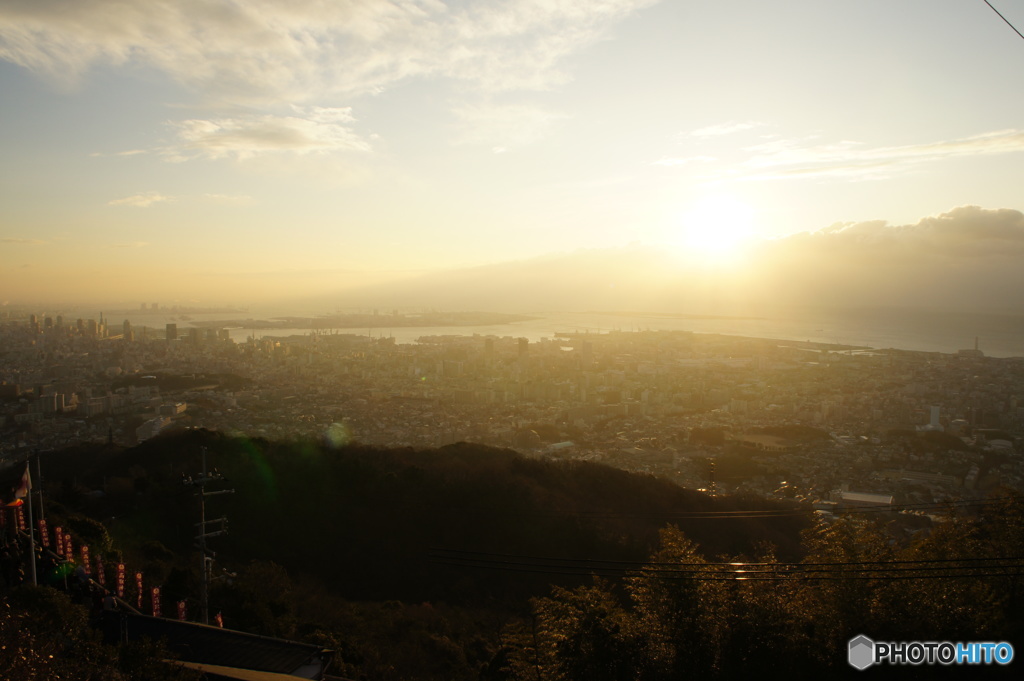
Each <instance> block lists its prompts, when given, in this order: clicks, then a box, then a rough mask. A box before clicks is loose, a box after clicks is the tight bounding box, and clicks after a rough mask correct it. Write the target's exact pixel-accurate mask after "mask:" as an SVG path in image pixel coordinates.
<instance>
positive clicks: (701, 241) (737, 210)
mask: <svg viewBox="0 0 1024 681" xmlns="http://www.w3.org/2000/svg"><path fill="white" fill-rule="evenodd" d="M682 227H683V230H682V232H681V234H680V235H679V238H678V239H677V242H678V245H679V246H680V247H681V248H682V249H683V250H685V251H686V252H687V253H688V254H689V255H691V256H694V257H697V258H700V259H702V260H705V261H708V262H712V263H723V262H726V261H729V260H733V259H735V258H737V257H738V256H739V255H740V254H741V253H742V251H743V248H744V247H745V246H746V245H747V244H748V243H749V242H750V241H751V240H752V238H753V235H754V210H753V209H752V208H751V207H750V206H748V205H747V204H745V203H743V202H742V201H740V200H739V199H737V198H735V197H733V196H730V195H727V194H720V195H715V196H708V197H705V198H703V199H701V200H700V201H698V202H697V203H696V204H694V206H693V207H692V208H691V209H690V210H689V211H687V212H685V213H684V214H683V216H682Z"/></svg>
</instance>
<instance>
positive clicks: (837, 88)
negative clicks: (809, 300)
mask: <svg viewBox="0 0 1024 681" xmlns="http://www.w3.org/2000/svg"><path fill="white" fill-rule="evenodd" d="M996 7H998V9H999V10H1000V11H1001V12H1003V14H1004V15H1005V16H1006V17H1007V19H1008V20H1009V21H1010V22H1012V23H1014V24H1015V25H1018V26H1020V25H1021V24H1024V13H1022V10H1021V9H1019V8H1014V7H1012V6H1006V7H1000V6H999V4H998V3H997V4H996ZM1015 11H1016V14H1015V13H1014V12H1015ZM1022 66H1024V42H1022V41H1021V39H1020V38H1019V37H1018V36H1017V35H1014V33H1013V32H1012V31H1011V30H1010V29H1009V28H1008V27H1007V26H1006V24H1005V23H1004V22H1003V21H1001V20H1000V18H999V17H998V16H996V15H995V14H994V13H993V12H992V11H991V10H990V9H989V8H988V7H986V6H985V4H984V3H942V4H940V5H936V4H935V3H926V2H908V3H901V4H900V5H899V6H898V7H894V6H892V5H891V4H890V3H883V2H875V1H871V2H864V3H857V4H856V5H855V6H844V7H839V6H822V5H820V3H811V2H803V1H798V2H791V3H786V5H785V7H784V8H779V7H778V6H774V7H769V6H765V5H764V4H763V3H756V2H750V1H744V2H740V3H734V4H732V5H730V6H728V7H719V6H714V5H704V4H696V3H668V2H654V1H650V0H637V1H628V0H621V1H620V0H607V1H605V2H599V3H574V2H559V1H556V0H550V1H548V2H540V1H533V2H514V1H512V2H493V3H472V4H468V3H440V2H431V1H428V0H424V1H422V2H393V3H384V2H352V3H344V4H337V5H335V4H329V5H324V4H323V3H319V2H312V1H310V2H290V3H287V4H284V3H278V2H271V1H269V0H265V1H252V2H247V3H244V4H237V3H220V2H213V3H186V4H182V3H171V2H146V3H141V2H108V1H105V0H91V1H88V2H77V3H75V4H74V5H73V6H70V7H69V6H66V4H65V3H60V2H38V1H36V2H10V3H5V4H4V6H3V7H0V87H2V88H3V90H4V92H5V93H7V94H6V95H5V97H4V98H3V101H2V102H0V122H2V123H3V125H2V126H0V144H2V145H3V148H4V149H5V152H6V153H5V154H4V155H3V158H2V160H0V169H2V170H0V172H2V174H3V178H4V181H3V182H2V183H0V205H2V206H3V213H2V218H0V243H2V244H3V246H2V248H3V252H4V254H5V255H4V261H5V264H6V266H5V268H4V274H3V275H0V288H2V290H3V291H4V294H3V298H4V299H5V300H0V303H2V302H7V301H11V302H36V301H45V300H69V299H75V300H83V301H84V300H99V299H106V300H129V301H130V300H135V299H140V300H145V299H154V300H155V299H161V300H167V301H171V300H178V301H181V302H188V301H193V300H195V301H202V302H206V301H228V300H235V301H240V302H249V301H252V300H255V299H258V298H260V297H267V298H286V297H289V296H300V295H309V294H311V293H314V292H325V291H330V290H339V291H341V290H345V289H351V288H353V287H355V286H357V285H371V284H385V283H387V282H390V281H392V280H395V279H401V278H409V277H417V276H423V275H429V276H434V275H436V274H437V273H439V272H442V271H445V270H452V269H466V268H479V267H483V266H491V265H494V264H495V263H503V262H530V261H531V260H533V259H537V258H543V257H549V256H550V254H553V253H554V254H563V255H565V254H569V255H572V254H578V253H580V252H583V253H584V254H586V253H588V252H605V251H606V252H610V253H614V252H616V250H617V249H626V248H628V247H630V245H631V244H633V245H636V244H640V245H642V246H643V247H646V248H651V249H655V250H657V249H661V250H663V251H665V252H666V253H672V254H673V257H677V258H678V262H679V267H680V269H681V270H684V271H687V272H689V270H691V269H699V268H705V269H706V268H707V267H712V268H714V269H715V270H716V272H717V273H718V274H721V275H724V276H731V274H730V273H732V272H733V271H734V270H736V269H740V268H746V269H748V270H749V269H750V267H751V263H754V264H758V266H760V265H761V264H763V263H765V262H768V264H767V265H764V268H765V269H763V270H756V272H755V274H758V273H760V274H763V275H764V276H765V277H766V278H767V279H770V280H771V281H772V282H776V281H777V276H776V274H773V273H778V272H784V271H785V267H786V263H791V262H792V260H791V258H790V255H789V254H793V253H800V254H805V255H806V254H808V253H810V254H812V255H813V256H814V257H817V258H819V259H820V260H821V261H822V262H821V263H820V265H819V268H820V269H821V271H823V272H827V271H829V270H830V269H836V268H831V267H830V264H831V263H832V262H833V261H832V258H833V257H835V258H839V257H840V256H842V260H841V261H840V260H836V261H835V262H836V263H840V264H841V265H842V268H850V270H851V271H853V272H855V273H856V272H858V271H860V270H857V268H862V267H865V266H866V265H865V263H873V262H875V259H876V255H877V249H886V248H891V246H892V243H893V242H899V243H909V244H910V249H911V250H910V251H897V252H896V254H895V255H896V257H905V256H906V255H907V253H912V254H917V253H924V254H926V255H927V256H928V257H929V258H931V260H930V261H929V262H927V263H917V264H916V265H915V267H912V268H911V269H912V270H914V271H915V273H916V274H915V276H917V277H918V278H920V277H922V276H930V275H929V274H927V273H934V272H938V271H945V270H948V269H950V268H951V267H952V269H954V270H956V271H958V272H961V276H962V277H963V280H964V281H970V280H971V276H973V273H974V272H981V271H985V272H988V271H990V270H992V269H994V270H996V271H997V274H998V276H994V277H992V278H990V284H991V285H990V287H989V289H999V290H1004V289H1009V288H1012V287H1013V286H1015V285H1016V283H1017V277H1016V276H1015V275H1014V274H1013V268H1012V262H1011V261H1010V260H1009V259H1012V258H1016V257H1018V256H1019V251H1018V249H1019V248H1020V247H1021V244H1024V219H1022V217H1021V214H1020V212H1019V210H1020V209H1021V208H1022V207H1024V206H1021V205H1020V203H1019V197H1018V194H1017V187H1016V185H1017V183H1016V180H1017V178H1018V177H1019V173H1018V172H1016V168H1017V164H1018V163H1019V159H1020V156H1019V154H1020V153H1021V151H1024V131H1022V130H1020V129H1018V127H1017V126H1018V125H1019V121H1018V120H1017V119H1016V112H1017V111H1019V110H1020V109H1021V108H1022V104H1024V101H1022V99H1024V95H1021V94H1019V93H1017V92H1015V91H1013V90H1012V89H1011V88H1009V87H1007V84H1008V83H1010V82H1012V75H1013V74H1015V73H1018V72H1019V70H1020V68H1021V67H1022ZM969 206H973V207H974V208H968V207H969ZM807 233H813V234H814V235H815V236H816V237H820V238H818V239H817V241H815V242H814V244H812V246H813V247H812V246H808V234H807ZM921 235H924V237H927V238H924V239H923V240H922V239H921V238H919V237H921ZM932 237H934V238H932ZM764 239H767V240H770V241H768V242H767V243H766V244H765V243H762V244H760V245H758V244H757V242H758V240H764ZM915 239H916V241H915ZM850 243H857V244H860V246H861V251H860V252H858V253H853V252H851V251H850V249H849V244H850ZM822 244H825V246H824V247H822ZM936 244H938V245H936ZM743 246H746V247H747V248H746V255H744V249H743V248H741V247H743ZM871 248H875V249H876V250H875V251H871ZM869 251H870V252H869ZM765 253H768V255H765ZM780 253H781V254H782V255H780ZM997 256H998V257H1001V258H1003V260H1002V261H1000V263H1001V264H1000V263H997V265H996V266H995V267H993V266H992V258H994V257H997ZM566 257H569V256H566ZM802 257H803V256H802ZM858 258H860V259H858ZM983 258H986V259H987V261H986V262H985V263H984V264H983V265H981V264H979V262H980V259H983ZM954 261H955V262H954ZM801 262H803V261H801ZM915 262H916V260H915ZM695 263H696V264H697V265H699V268H698V267H696V266H695ZM780 263H781V264H780ZM951 263H952V264H951ZM842 268H839V269H842ZM751 271H753V270H751ZM964 272H967V274H963V273H964ZM748 274H749V272H748ZM863 274H864V272H863V271H860V276H863ZM968 275H970V276H968ZM745 276H746V275H745ZM856 276H857V275H856V274H854V275H853V276H852V277H850V280H851V281H853V280H855V279H856ZM908 276H909V275H908ZM773 277H775V278H773ZM748 278H749V277H748ZM893 281H895V280H893ZM907 281H910V280H909V279H908V280H907ZM917 283H918V284H919V282H917ZM844 286H847V287H848V284H843V285H837V286H836V287H834V288H835V289H836V290H837V291H838V290H841V289H843V288H844ZM791 288H792V286H791ZM917 288H920V286H919V285H917ZM989 289H986V287H985V286H980V287H979V293H978V295H979V296H982V297H986V296H988V297H989V298H990V297H991V291H990V290H989ZM914 295H918V294H917V293H915V294H914ZM914 295H911V294H908V298H907V300H911V299H914ZM840 301H841V302H850V303H852V304H862V303H863V301H861V300H855V299H853V298H849V299H847V298H842V296H841V295H840ZM969 302H970V301H969V300H966V299H965V301H958V304H961V303H962V304H963V305H967V304H969ZM988 302H991V300H989V301H988ZM998 302H999V303H1000V305H996V307H1000V306H1002V307H1012V305H1013V304H1014V303H1015V302H1016V299H1015V298H1008V299H1006V300H1000V301H998Z"/></svg>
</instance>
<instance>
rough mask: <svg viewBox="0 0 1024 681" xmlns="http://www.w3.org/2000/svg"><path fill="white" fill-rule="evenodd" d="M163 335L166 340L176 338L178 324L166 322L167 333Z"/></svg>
mask: <svg viewBox="0 0 1024 681" xmlns="http://www.w3.org/2000/svg"><path fill="white" fill-rule="evenodd" d="M153 304H154V305H156V303H153ZM165 336H166V338H167V340H168V342H170V341H176V340H178V325H177V324H168V325H167V333H166V334H165Z"/></svg>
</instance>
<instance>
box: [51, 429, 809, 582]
mask: <svg viewBox="0 0 1024 681" xmlns="http://www.w3.org/2000/svg"><path fill="white" fill-rule="evenodd" d="M203 447H206V448H207V452H208V461H209V466H210V468H211V469H212V468H217V469H218V470H219V471H220V472H221V473H222V474H224V475H225V476H226V478H227V479H228V482H227V483H225V484H223V485H219V486H217V487H232V488H234V489H235V490H236V493H235V494H233V495H225V496H219V497H213V498H210V499H209V500H208V504H207V508H208V512H207V517H208V518H215V517H219V516H220V515H227V516H228V517H229V518H230V527H229V535H228V536H226V537H221V538H217V539H215V540H213V542H212V545H213V547H214V548H215V549H216V550H217V551H218V560H219V561H220V563H221V564H222V565H227V566H229V567H230V565H231V563H232V562H233V561H234V562H235V563H241V562H247V561H249V560H251V559H265V560H272V561H274V562H276V563H279V564H281V565H283V566H284V567H286V568H287V569H288V571H289V572H290V573H292V574H293V575H308V576H315V577H317V578H319V579H320V580H322V581H324V582H325V583H327V584H330V585H332V589H333V590H335V591H336V592H337V593H339V594H340V595H343V596H345V597H347V598H352V599H374V600H377V599H389V598H390V599H402V600H410V601H420V600H435V599H441V600H449V601H462V602H470V601H479V600H488V599H490V598H493V597H497V596H500V597H501V598H502V599H509V600H514V601H520V600H521V599H522V598H523V597H526V596H531V595H539V594H546V593H547V592H548V589H549V585H550V584H551V583H552V582H554V583H560V584H565V585H572V584H575V583H579V582H581V581H583V580H585V579H586V577H581V576H578V575H571V576H566V575H561V576H560V575H558V574H552V573H549V572H535V571H526V572H524V571H507V570H494V569H489V570H484V569H477V568H467V567H453V566H450V565H445V564H440V563H438V562H435V561H432V560H431V557H430V555H429V551H430V550H431V549H437V548H441V549H453V550H457V551H475V552H485V553H489V554H512V555H526V556H543V557H560V558H573V559H588V558H589V559H603V560H623V561H642V560H644V559H645V557H646V556H647V555H649V553H650V551H651V549H652V548H653V547H654V546H655V545H656V543H657V531H658V529H659V528H661V527H664V526H665V525H666V524H668V523H675V524H677V525H679V526H680V527H681V528H682V529H683V530H684V531H685V532H686V534H687V535H688V536H690V537H692V538H693V539H694V541H696V542H697V543H698V544H700V546H701V547H702V549H703V551H704V553H705V555H707V556H708V557H709V558H714V557H716V556H719V555H736V554H741V553H745V554H748V555H749V554H750V553H751V552H752V551H753V547H754V546H755V545H756V544H757V543H758V542H763V541H767V542H771V543H773V544H775V545H776V546H778V547H779V553H780V554H781V555H782V556H784V557H785V556H790V557H792V556H794V555H795V553H796V551H797V549H796V546H797V543H798V541H799V537H798V534H799V530H800V529H801V528H802V527H804V526H805V525H806V522H807V520H806V518H805V517H803V516H788V517H782V518H740V519H720V518H712V519H708V518H696V519H694V518H692V517H691V518H687V517H686V516H687V515H692V514H693V513H695V512H707V511H732V510H737V509H748V508H755V507H756V508H764V509H769V508H776V509H777V508H779V506H777V505H773V504H769V503H768V502H764V501H757V500H751V499H744V500H736V499H713V498H709V497H707V496H706V495H704V494H701V493H698V492H694V491H690V490H685V489H682V488H680V487H678V486H676V485H674V484H672V483H670V482H667V481H664V480H659V479H655V478H652V477H650V476H642V475H635V474H631V473H628V472H625V471H622V470H619V469H615V468H611V467H608V466H604V465H599V464H592V463H582V462H563V461H547V460H538V459H530V458H525V457H523V456H521V455H520V454H517V453H516V452H514V451H511V450H506V449H494V448H490V447H485V446H481V445H472V444H465V443H460V444H456V445H450V446H446V447H442V448H440V449H434V450H412V449H383V448H373V447H364V446H359V445H351V446H346V447H341V448H333V447H329V446H324V445H321V444H319V443H309V442H306V443H277V442H269V441H265V440H253V439H248V438H240V437H230V436H225V435H221V434H218V433H210V432H205V431H193V432H190V433H186V434H181V435H176V436H171V437H166V438H156V439H154V440H150V441H147V442H145V443H143V444H141V445H139V446H137V447H134V448H131V449H127V450H121V451H118V450H111V449H95V450H88V451H83V450H77V451H75V452H69V453H66V454H61V453H56V454H48V455H47V457H48V458H47V459H46V463H45V468H46V471H47V473H46V475H47V479H48V483H49V484H50V486H51V487H53V488H55V489H57V490H58V491H59V492H61V496H62V499H63V501H64V502H65V503H67V504H68V505H72V506H77V507H79V508H80V509H81V510H82V511H84V512H86V513H88V514H90V515H92V516H93V517H95V518H98V519H103V520H105V521H109V519H110V518H114V517H116V518H117V520H116V521H114V523H115V525H116V526H117V527H115V534H122V535H124V536H134V537H137V538H139V539H153V540H157V541H160V542H162V543H163V544H165V545H166V546H167V547H168V548H169V549H171V551H173V552H174V553H175V554H178V555H179V556H181V557H183V558H184V559H185V560H188V561H189V562H188V563H187V564H188V565H191V562H194V561H192V560H191V557H192V556H194V555H195V549H194V548H193V547H192V544H193V541H192V535H193V534H194V532H195V529H194V524H195V523H196V522H197V520H198V517H197V500H196V498H195V497H194V496H193V495H192V490H191V488H188V487H186V486H184V485H182V484H181V478H182V475H183V474H185V475H192V476H194V475H196V474H197V473H198V472H199V470H200V465H201V464H200V451H201V449H202V448H203ZM62 479H66V480H64V482H61V480H62ZM72 481H77V485H78V487H75V485H74V484H72ZM83 485H84V486H85V487H87V488H91V489H100V488H102V487H104V486H105V488H106V494H105V495H104V496H103V497H99V498H97V497H95V496H90V495H88V494H83V493H82V492H84V490H82V489H81V487H82V486H83ZM217 487H214V486H211V489H215V488H217ZM76 489H77V490H79V492H78V493H75V490H76ZM118 528H119V529H118Z"/></svg>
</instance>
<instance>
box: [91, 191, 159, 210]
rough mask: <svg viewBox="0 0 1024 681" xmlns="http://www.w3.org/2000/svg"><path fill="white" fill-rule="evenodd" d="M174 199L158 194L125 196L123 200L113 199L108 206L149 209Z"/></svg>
mask: <svg viewBox="0 0 1024 681" xmlns="http://www.w3.org/2000/svg"><path fill="white" fill-rule="evenodd" d="M173 200H174V197H171V196H165V195H163V194H161V193H160V192H146V193H144V194H135V195H133V196H126V197H125V198H123V199H114V200H113V201H108V202H107V205H108V206H132V207H134V208H149V207H150V206H152V205H154V204H157V203H164V202H165V201H173Z"/></svg>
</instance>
